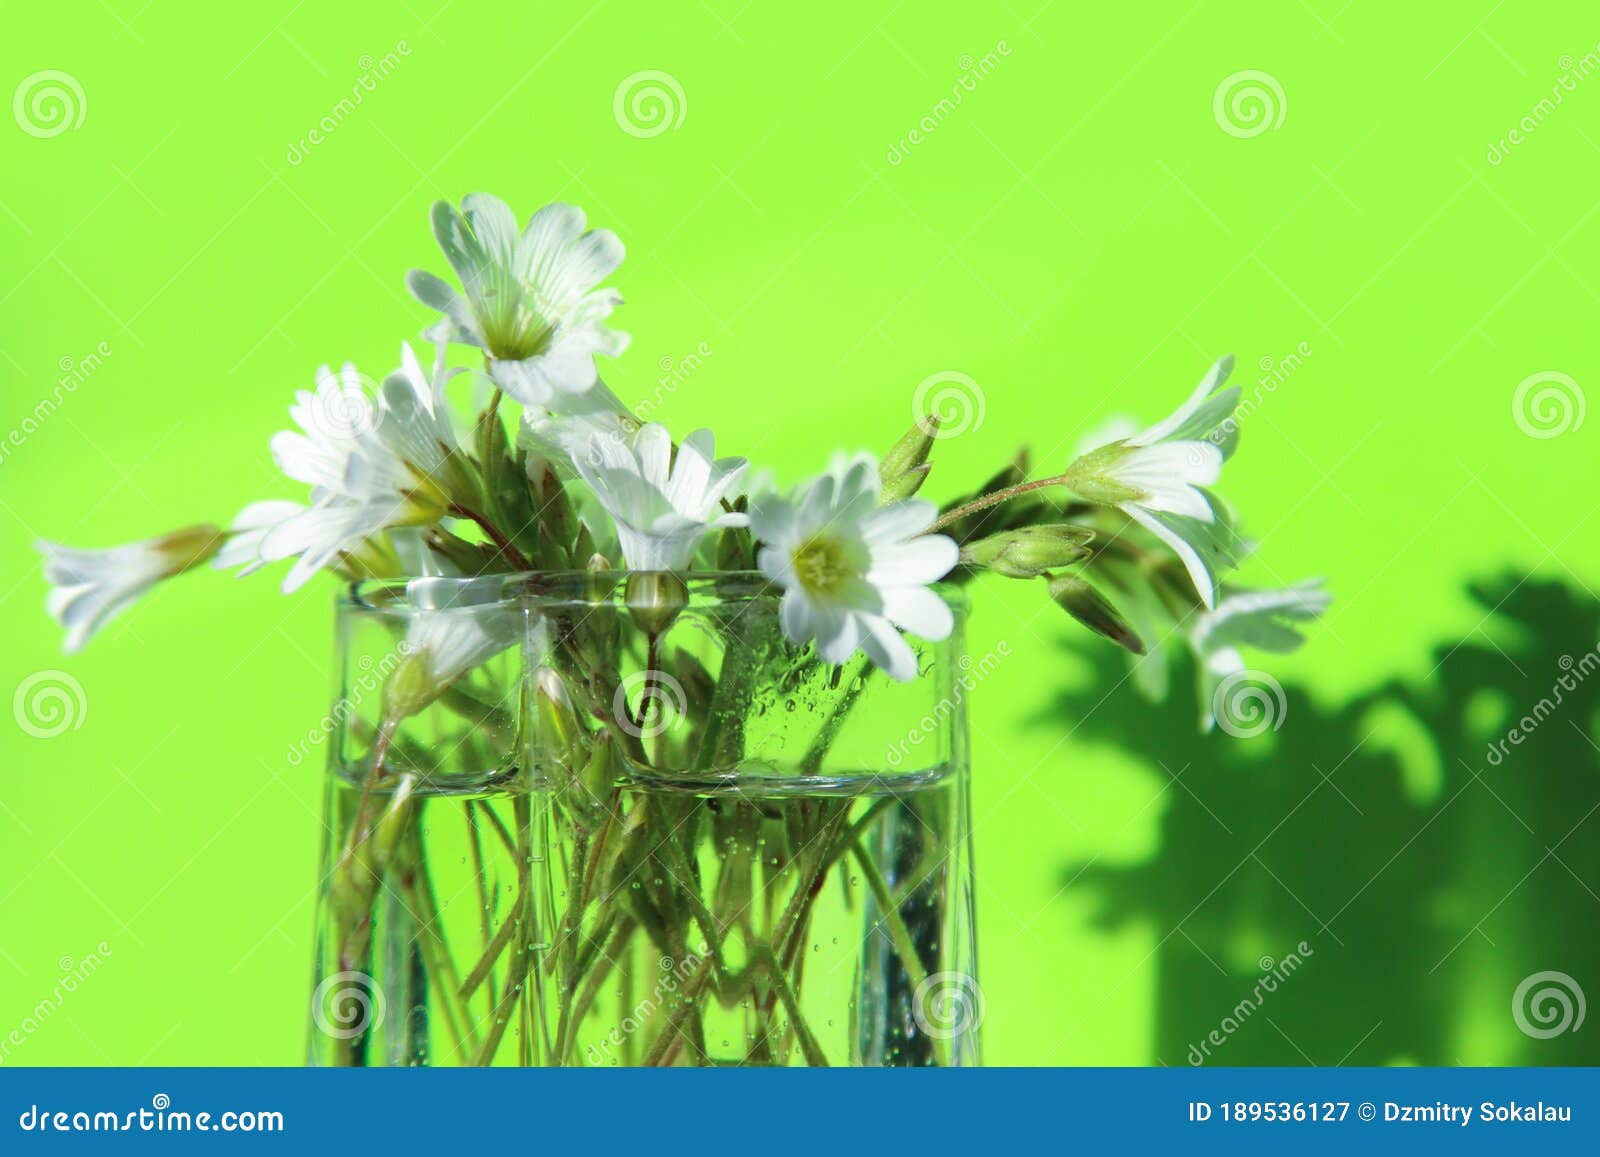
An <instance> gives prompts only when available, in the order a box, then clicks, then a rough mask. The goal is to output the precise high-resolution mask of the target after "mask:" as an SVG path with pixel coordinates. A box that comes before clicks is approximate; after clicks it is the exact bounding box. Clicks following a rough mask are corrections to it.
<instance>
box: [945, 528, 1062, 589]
mask: <svg viewBox="0 0 1600 1157" xmlns="http://www.w3.org/2000/svg"><path fill="white" fill-rule="evenodd" d="M1093 538H1094V532H1093V531H1092V530H1088V529H1086V528H1084V527H1081V526H1024V527H1019V528H1018V529H1016V530H1005V531H1001V532H1000V533H999V534H991V535H990V536H989V537H988V538H981V539H979V540H978V541H977V542H969V543H968V544H967V545H965V546H963V547H962V548H961V561H962V562H964V563H966V564H967V565H968V566H981V567H984V568H986V569H988V570H992V571H995V572H997V573H999V574H1003V575H1006V576H1007V577H1009V578H1037V577H1038V576H1039V575H1042V574H1044V573H1046V572H1047V571H1052V570H1057V569H1059V568H1061V567H1064V566H1071V565H1072V564H1073V563H1077V562H1082V561H1083V560H1084V559H1085V558H1087V557H1089V546H1088V544H1089V542H1090V540H1091V539H1093Z"/></svg>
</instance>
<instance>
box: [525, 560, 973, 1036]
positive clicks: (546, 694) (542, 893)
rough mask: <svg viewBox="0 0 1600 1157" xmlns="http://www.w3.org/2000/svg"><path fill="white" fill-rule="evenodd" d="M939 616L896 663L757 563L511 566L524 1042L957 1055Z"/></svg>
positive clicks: (960, 935) (963, 933)
mask: <svg viewBox="0 0 1600 1157" xmlns="http://www.w3.org/2000/svg"><path fill="white" fill-rule="evenodd" d="M944 593H945V597H946V598H947V599H948V600H949V602H950V603H951V606H952V609H953V611H954V612H955V616H956V622H957V627H956V631H955V633H954V634H953V635H952V636H951V638H950V639H948V640H947V641H945V642H943V643H938V644H926V643H922V644H918V658H919V662H920V666H921V668H922V671H923V675H922V677H920V678H918V679H916V680H913V681H911V682H908V683H896V682H894V681H893V680H891V679H889V678H888V677H887V676H885V675H883V674H882V673H881V672H879V671H877V670H876V669H875V668H873V667H872V666H871V665H870V664H868V663H866V662H865V660H862V659H859V658H858V659H856V660H854V661H852V662H849V663H847V664H845V665H844V666H842V667H834V666H831V665H829V664H826V663H823V662H822V661H820V659H818V657H817V656H816V654H815V652H814V651H813V650H812V649H811V648H809V647H807V648H795V647H793V646H791V645H790V644H788V643H787V642H786V641H785V640H784V638H783V636H782V632H781V630H780V626H779V598H778V592H776V591H775V590H773V589H772V588H771V587H770V586H769V585H767V584H766V583H765V582H764V581H763V580H762V578H761V576H759V575H755V574H744V573H733V574H712V575H697V576H693V577H688V578H683V579H680V578H677V577H673V576H666V575H659V574H637V573H636V574H619V573H613V572H599V573H590V574H582V575H534V576H531V577H530V578H529V579H528V581H527V586H526V595H527V619H526V623H527V628H528V641H527V650H526V653H525V656H524V663H525V669H526V676H527V679H528V681H529V689H528V700H527V709H528V710H527V723H526V742H527V747H528V751H529V758H528V762H529V765H530V766H531V768H532V773H533V776H534V789H535V790H534V799H533V809H534V816H533V842H534V849H535V851H534V857H533V861H534V871H533V877H534V889H535V893H536V899H535V901H534V904H533V911H534V913H535V916H536V918H537V919H538V920H539V926H538V932H537V940H538V943H539V945H540V947H539V950H538V951H537V952H535V953H534V955H533V961H532V963H533V970H534V971H533V977H532V983H533V985H534V986H535V988H536V990H537V997H536V1000H535V1001H534V1007H533V1018H534V1047H533V1059H534V1061H535V1062H536V1063H538V1064H542V1065H582V1066H601V1065H888V1066H913V1065H967V1064H975V1063H977V1060H978V1028H979V1024H980V1023H981V1021H982V1018H983V994H982V991H981V989H980V988H979V987H978V984H977V979H976V960H975V947H974V927H973V906H972V858H971V850H970V835H969V829H970V808H969V802H968V794H969V793H968V773H969V769H968V760H967V741H966V716H965V703H964V692H965V690H966V688H967V687H968V686H969V685H970V676H968V675H967V673H966V668H965V667H963V666H962V664H961V662H960V659H959V657H960V656H961V653H962V652H961V647H962V643H961V623H962V619H963V616H964V611H965V606H964V603H963V602H962V600H961V598H960V596H959V594H957V593H955V592H953V591H948V592H944Z"/></svg>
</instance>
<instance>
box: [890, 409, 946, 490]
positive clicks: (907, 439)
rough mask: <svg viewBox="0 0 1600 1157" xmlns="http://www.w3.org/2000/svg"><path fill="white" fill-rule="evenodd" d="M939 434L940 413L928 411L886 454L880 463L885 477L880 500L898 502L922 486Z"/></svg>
mask: <svg viewBox="0 0 1600 1157" xmlns="http://www.w3.org/2000/svg"><path fill="white" fill-rule="evenodd" d="M938 436H939V418H938V416H937V415H934V414H927V415H924V416H923V417H921V418H918V419H917V423H916V425H914V426H912V427H911V429H910V430H908V431H907V432H906V434H905V436H904V437H902V438H901V439H900V441H898V442H896V443H895V444H894V446H893V447H892V448H891V449H890V450H889V452H888V453H887V454H885V455H884V456H883V461H882V462H881V463H880V464H879V465H878V477H879V478H880V479H882V481H883V491H882V493H881V495H880V497H879V501H880V502H883V503H890V502H898V501H899V500H900V499H902V498H910V497H911V496H912V495H913V494H915V493H916V492H917V491H918V489H920V488H921V486H922V483H923V481H924V480H925V479H926V478H927V477H928V471H929V470H930V469H932V467H931V466H930V465H929V464H928V454H929V452H930V451H931V450H932V449H933V441H934V439H935V438H937V437H938Z"/></svg>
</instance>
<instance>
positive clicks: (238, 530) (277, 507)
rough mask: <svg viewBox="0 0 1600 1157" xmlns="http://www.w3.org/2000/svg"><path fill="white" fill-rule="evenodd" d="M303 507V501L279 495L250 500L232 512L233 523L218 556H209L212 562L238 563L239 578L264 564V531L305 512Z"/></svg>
mask: <svg viewBox="0 0 1600 1157" xmlns="http://www.w3.org/2000/svg"><path fill="white" fill-rule="evenodd" d="M305 509H306V507H305V506H304V505H303V504H302V503H299V502H288V501H285V500H281V499H269V500H268V501H265V502H252V503H251V504H250V505H249V506H246V507H245V508H244V509H243V510H241V511H239V513H238V514H236V515H234V516H233V524H232V525H231V526H229V527H228V539H227V541H226V542H224V543H223V544H222V549H221V550H219V551H217V557H216V558H214V559H212V560H211V565H212V566H214V567H216V568H217V569H218V570H232V569H233V568H234V567H239V568H240V570H239V577H240V578H243V577H244V576H245V575H247V574H254V573H255V572H256V571H258V570H260V569H261V568H262V567H264V566H266V565H267V562H266V560H265V559H264V558H262V557H261V543H262V542H263V541H264V540H265V539H266V537H267V532H268V531H270V530H272V529H273V528H274V527H276V526H278V525H280V524H281V523H284V522H287V521H288V520H289V519H291V518H293V517H294V516H295V515H297V514H302V513H304V512H305Z"/></svg>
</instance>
